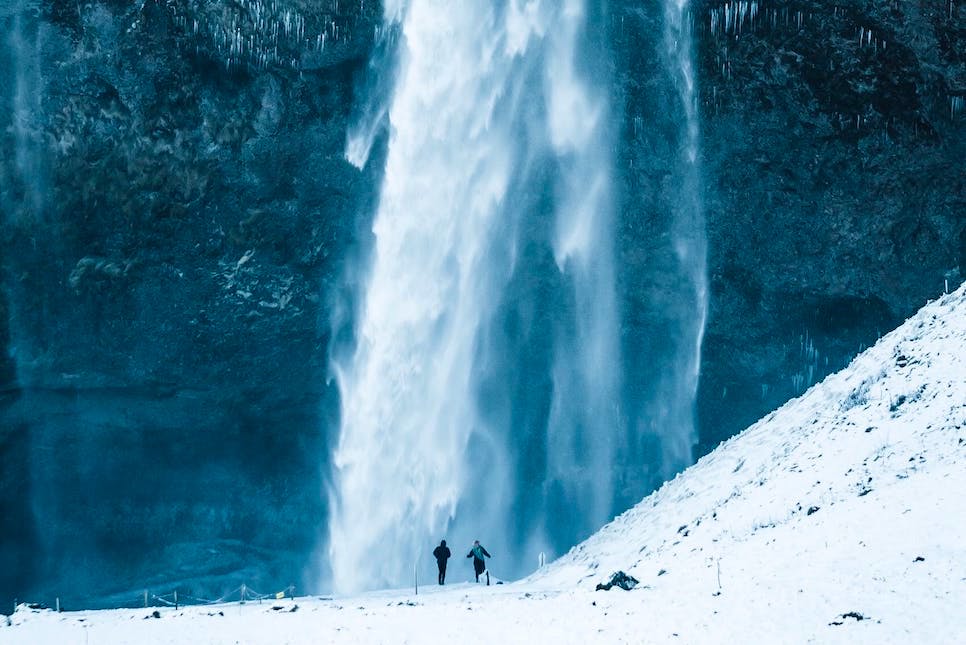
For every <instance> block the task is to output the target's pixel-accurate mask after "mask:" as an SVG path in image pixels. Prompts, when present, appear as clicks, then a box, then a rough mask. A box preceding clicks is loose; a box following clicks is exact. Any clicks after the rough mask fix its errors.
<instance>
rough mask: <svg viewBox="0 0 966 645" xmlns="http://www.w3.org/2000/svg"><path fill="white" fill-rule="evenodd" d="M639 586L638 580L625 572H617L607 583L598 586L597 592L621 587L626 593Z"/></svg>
mask: <svg viewBox="0 0 966 645" xmlns="http://www.w3.org/2000/svg"><path fill="white" fill-rule="evenodd" d="M637 584H638V580H637V578H635V577H633V576H629V575H627V574H626V573H624V572H623V571H617V572H616V573H614V575H612V576H611V577H610V580H608V581H607V582H606V583H600V584H598V585H597V588H596V591H609V590H610V589H611V588H613V587H620V588H621V589H623V590H625V591H630V590H631V589H633V588H634V587H636V586H637Z"/></svg>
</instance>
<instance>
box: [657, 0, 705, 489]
mask: <svg viewBox="0 0 966 645" xmlns="http://www.w3.org/2000/svg"><path fill="white" fill-rule="evenodd" d="M692 22H693V21H692V20H691V19H690V16H689V0H665V3H664V46H665V51H666V55H667V57H668V68H669V71H670V74H671V78H672V81H673V83H674V85H675V87H676V88H677V91H678V96H679V97H680V100H681V107H682V111H683V115H684V123H683V127H682V128H681V130H682V133H681V138H682V140H683V145H682V146H681V148H682V151H681V152H682V154H681V158H680V159H679V160H678V162H679V164H680V168H679V170H678V172H677V174H678V177H679V178H678V183H679V186H680V191H679V193H678V199H677V201H676V203H675V205H674V208H675V217H674V226H673V231H672V234H673V237H674V242H673V243H674V251H675V254H676V256H677V260H678V264H679V266H680V271H681V273H682V276H683V277H684V278H685V280H684V281H683V284H682V296H681V300H682V305H683V307H684V310H685V311H686V312H687V313H686V314H685V315H684V316H682V317H681V325H682V327H683V329H681V338H683V339H684V342H683V343H682V344H681V346H680V347H679V348H678V351H677V354H678V355H677V357H676V358H675V359H674V361H673V373H672V375H671V377H672V378H671V382H670V383H669V384H668V386H667V391H668V392H667V396H668V399H669V401H670V405H669V406H667V407H666V408H665V409H668V410H671V413H670V414H669V415H668V416H670V417H671V418H670V419H667V420H666V421H669V422H670V423H669V427H671V428H675V429H677V430H676V431H675V432H671V433H668V434H667V435H665V437H664V459H663V469H664V474H665V476H670V475H671V474H673V473H675V472H677V471H679V470H681V469H682V468H684V467H686V466H688V465H690V464H691V463H692V462H693V460H694V458H693V452H692V451H693V447H694V444H695V443H696V441H697V432H696V430H695V424H694V401H695V398H696V395H697V389H698V376H699V371H700V367H701V344H702V340H703V337H704V328H705V322H706V319H707V314H708V284H707V282H708V278H707V245H708V243H707V234H706V232H705V221H704V210H703V205H702V200H701V192H702V191H701V181H700V168H699V166H698V164H699V161H698V146H699V143H700V141H699V137H700V130H699V122H698V105H697V101H698V93H697V87H696V78H695V71H694V62H693V58H692V56H693V53H692V50H693V42H692V28H691V26H692ZM688 339H690V340H691V342H690V343H688V342H687V340H688ZM675 411H676V412H675Z"/></svg>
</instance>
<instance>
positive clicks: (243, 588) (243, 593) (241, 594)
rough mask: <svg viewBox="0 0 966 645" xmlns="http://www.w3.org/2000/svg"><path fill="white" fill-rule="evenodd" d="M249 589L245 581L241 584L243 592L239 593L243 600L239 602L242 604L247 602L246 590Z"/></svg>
mask: <svg viewBox="0 0 966 645" xmlns="http://www.w3.org/2000/svg"><path fill="white" fill-rule="evenodd" d="M247 589H248V588H247V587H246V586H245V583H244V582H243V583H242V586H241V593H240V594H239V595H240V596H241V600H240V601H239V603H240V604H242V605H244V604H245V595H246V593H245V592H246V591H247Z"/></svg>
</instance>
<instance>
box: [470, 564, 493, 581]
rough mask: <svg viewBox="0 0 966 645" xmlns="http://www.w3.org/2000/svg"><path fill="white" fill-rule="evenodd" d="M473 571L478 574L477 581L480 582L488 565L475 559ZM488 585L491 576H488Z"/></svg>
mask: <svg viewBox="0 0 966 645" xmlns="http://www.w3.org/2000/svg"><path fill="white" fill-rule="evenodd" d="M473 571H474V572H476V581H477V582H479V581H480V574H481V573H483V572H484V571H486V563H484V562H483V561H482V560H477V559H476V558H473ZM487 584H490V582H489V576H487Z"/></svg>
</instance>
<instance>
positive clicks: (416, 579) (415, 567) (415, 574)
mask: <svg viewBox="0 0 966 645" xmlns="http://www.w3.org/2000/svg"><path fill="white" fill-rule="evenodd" d="M418 570H419V558H416V561H415V562H413V584H414V585H415V586H416V595H417V596H418V595H419V571H418Z"/></svg>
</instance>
